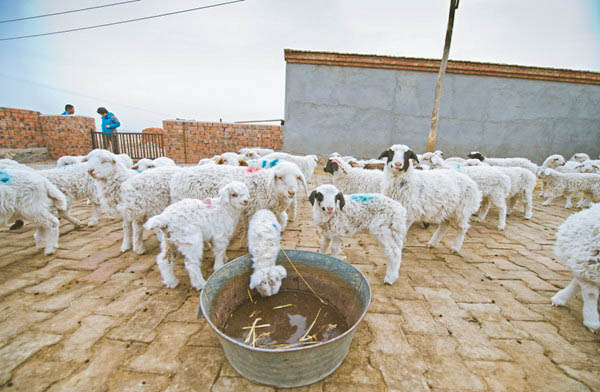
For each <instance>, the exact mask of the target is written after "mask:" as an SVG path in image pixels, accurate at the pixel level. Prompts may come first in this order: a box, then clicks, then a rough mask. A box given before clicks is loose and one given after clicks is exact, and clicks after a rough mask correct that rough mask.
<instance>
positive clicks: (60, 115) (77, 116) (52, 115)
mask: <svg viewBox="0 0 600 392" xmlns="http://www.w3.org/2000/svg"><path fill="white" fill-rule="evenodd" d="M42 117H47V118H49V117H56V118H87V119H90V120H94V117H88V116H79V115H77V114H74V115H71V116H63V115H62V114H40V118H42Z"/></svg>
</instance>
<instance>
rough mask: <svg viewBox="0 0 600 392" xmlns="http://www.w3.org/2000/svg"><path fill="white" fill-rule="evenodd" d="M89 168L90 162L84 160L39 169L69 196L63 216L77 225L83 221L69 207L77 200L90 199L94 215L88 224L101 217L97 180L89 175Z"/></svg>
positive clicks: (95, 222)
mask: <svg viewBox="0 0 600 392" xmlns="http://www.w3.org/2000/svg"><path fill="white" fill-rule="evenodd" d="M88 170H89V166H88V163H87V162H83V163H74V164H70V165H66V166H61V167H56V168H53V169H46V170H40V171H38V173H39V174H40V175H42V176H44V177H46V178H47V179H48V180H49V181H50V182H51V183H52V184H54V185H55V186H56V187H57V188H58V189H59V190H60V191H61V192H62V193H63V194H64V195H65V196H66V197H67V210H66V211H65V213H64V214H61V216H63V217H64V218H65V219H67V220H68V221H69V222H71V223H72V224H73V225H74V226H75V227H77V226H79V225H81V222H80V221H79V220H78V219H76V218H74V217H72V216H71V215H70V214H69V212H68V209H69V208H70V207H71V206H72V205H73V202H75V201H78V200H84V199H87V200H89V201H90V204H91V205H92V215H91V217H90V219H89V220H88V226H90V227H91V226H95V225H96V224H97V223H98V219H99V217H100V212H101V207H100V199H99V197H98V194H97V189H96V184H95V181H94V180H93V179H92V178H91V177H90V176H89V175H88Z"/></svg>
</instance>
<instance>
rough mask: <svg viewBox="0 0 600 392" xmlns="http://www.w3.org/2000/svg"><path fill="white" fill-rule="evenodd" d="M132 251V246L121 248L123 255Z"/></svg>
mask: <svg viewBox="0 0 600 392" xmlns="http://www.w3.org/2000/svg"><path fill="white" fill-rule="evenodd" d="M130 249H131V246H127V245H122V246H121V253H125V252H127V251H128V250H130Z"/></svg>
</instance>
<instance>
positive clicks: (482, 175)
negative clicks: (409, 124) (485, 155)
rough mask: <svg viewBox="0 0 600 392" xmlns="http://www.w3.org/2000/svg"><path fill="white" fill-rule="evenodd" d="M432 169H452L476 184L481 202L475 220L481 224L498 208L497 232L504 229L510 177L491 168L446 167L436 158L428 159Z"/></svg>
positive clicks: (440, 159)
mask: <svg viewBox="0 0 600 392" xmlns="http://www.w3.org/2000/svg"><path fill="white" fill-rule="evenodd" d="M429 159H430V162H431V163H432V168H436V169H437V168H441V169H453V170H457V171H458V172H459V173H462V174H466V175H467V176H469V178H471V179H472V180H473V181H475V183H476V184H477V187H478V188H479V190H480V191H481V196H482V202H481V208H480V210H479V216H478V218H477V220H478V221H479V222H482V221H483V220H484V219H485V217H486V216H487V214H488V211H489V210H490V206H491V205H494V206H495V207H496V208H498V230H504V229H505V228H506V212H507V205H506V202H507V200H508V198H509V195H510V177H508V176H507V175H506V174H504V173H502V171H500V170H498V169H497V168H495V167H492V166H460V165H448V164H446V163H445V162H444V160H443V159H442V158H441V157H440V156H438V155H433V156H431V157H429Z"/></svg>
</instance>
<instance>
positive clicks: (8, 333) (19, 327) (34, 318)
mask: <svg viewBox="0 0 600 392" xmlns="http://www.w3.org/2000/svg"><path fill="white" fill-rule="evenodd" d="M49 317H52V314H51V313H42V312H22V311H20V312H17V311H15V312H14V313H12V314H9V315H8V317H7V318H6V321H4V322H2V323H0V347H2V346H4V345H5V344H6V343H7V342H8V341H9V340H10V339H12V338H14V337H15V336H17V335H18V334H20V333H23V331H26V330H27V329H28V328H29V327H30V326H31V325H33V324H35V323H37V322H40V321H43V320H46V319H47V318H49Z"/></svg>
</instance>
